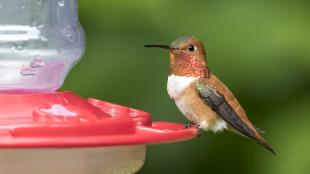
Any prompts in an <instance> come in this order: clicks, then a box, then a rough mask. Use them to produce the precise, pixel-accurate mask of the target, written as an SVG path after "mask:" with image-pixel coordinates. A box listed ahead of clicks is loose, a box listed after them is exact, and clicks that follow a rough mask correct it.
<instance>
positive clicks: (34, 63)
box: [29, 55, 45, 68]
mask: <svg viewBox="0 0 310 174" xmlns="http://www.w3.org/2000/svg"><path fill="white" fill-rule="evenodd" d="M29 65H30V67H31V68H41V67H43V66H45V62H44V61H43V60H42V59H41V58H40V56H39V55H36V56H35V57H34V59H33V60H32V61H31V62H30V64H29Z"/></svg>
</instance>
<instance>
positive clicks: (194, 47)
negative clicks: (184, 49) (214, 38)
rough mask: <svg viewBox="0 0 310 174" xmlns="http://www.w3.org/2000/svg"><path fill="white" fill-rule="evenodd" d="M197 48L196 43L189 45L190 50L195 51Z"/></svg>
mask: <svg viewBox="0 0 310 174" xmlns="http://www.w3.org/2000/svg"><path fill="white" fill-rule="evenodd" d="M195 50H196V46H195V45H189V46H188V51H191V52H193V51H195Z"/></svg>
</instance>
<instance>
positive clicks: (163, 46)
mask: <svg viewBox="0 0 310 174" xmlns="http://www.w3.org/2000/svg"><path fill="white" fill-rule="evenodd" d="M144 47H157V48H164V49H168V50H175V49H176V48H171V47H170V46H169V45H144Z"/></svg>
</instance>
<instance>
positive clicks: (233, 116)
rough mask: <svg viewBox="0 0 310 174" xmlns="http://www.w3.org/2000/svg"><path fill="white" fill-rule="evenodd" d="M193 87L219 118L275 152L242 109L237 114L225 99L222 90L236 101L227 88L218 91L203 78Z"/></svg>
mask: <svg viewBox="0 0 310 174" xmlns="http://www.w3.org/2000/svg"><path fill="white" fill-rule="evenodd" d="M213 76H214V75H212V77H213ZM212 77H211V78H212ZM213 78H215V77H213ZM216 79H217V78H216ZM218 83H219V81H218ZM214 84H215V83H214ZM220 84H222V83H220ZM222 85H223V86H224V84H222ZM223 86H222V87H223ZM195 88H196V91H197V93H198V95H199V96H200V98H201V99H202V100H203V101H204V103H205V104H207V105H208V106H209V107H210V108H211V109H212V110H213V111H214V112H215V113H217V115H218V116H219V117H220V118H221V119H223V120H224V121H225V122H226V123H227V124H228V125H229V126H231V127H232V128H233V129H234V130H235V131H236V132H238V133H241V134H242V135H244V136H246V137H249V138H251V139H254V140H256V141H257V142H258V143H259V144H261V145H262V146H263V147H265V148H266V149H267V150H269V151H271V152H272V153H273V154H275V152H274V150H273V149H272V147H271V145H269V144H268V142H267V141H266V140H265V139H264V138H263V137H262V136H261V135H260V134H259V133H258V132H257V130H256V129H255V127H254V126H253V125H252V124H251V122H250V121H249V120H248V118H247V117H246V114H245V112H244V111H243V109H242V110H241V111H242V112H241V111H240V110H239V115H238V113H237V112H236V110H235V109H234V108H233V107H232V106H231V104H230V103H229V102H228V101H227V99H226V98H225V96H224V95H223V93H222V92H225V93H226V94H227V95H229V97H230V98H233V99H234V101H236V102H237V100H235V98H234V97H233V95H232V94H231V92H230V91H229V90H228V88H226V87H225V86H224V88H222V89H221V90H222V91H221V92H220V91H219V90H217V89H216V88H215V87H213V86H212V85H211V84H209V83H206V81H205V80H197V81H196V83H195ZM237 106H238V107H239V108H241V106H240V104H239V103H238V102H237ZM235 107H236V106H235Z"/></svg>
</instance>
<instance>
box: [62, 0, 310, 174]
mask: <svg viewBox="0 0 310 174" xmlns="http://www.w3.org/2000/svg"><path fill="white" fill-rule="evenodd" d="M79 12H80V21H81V24H82V25H83V27H84V29H85V33H86V36H87V49H86V53H85V56H84V58H83V59H82V60H81V61H80V63H79V64H78V65H76V67H75V68H74V69H73V70H72V72H71V73H70V75H69V76H68V78H67V80H66V83H65V85H64V86H63V88H62V89H63V90H72V91H75V92H76V93H78V94H80V95H82V96H84V97H96V98H99V99H104V100H108V101H112V102H115V103H119V104H122V105H128V106H132V107H135V108H139V109H143V110H146V111H148V112H150V113H152V115H153V119H154V120H162V121H174V122H185V119H184V117H183V116H182V114H181V113H180V112H179V111H178V110H177V108H176V106H175V105H174V103H173V101H172V100H170V99H169V97H168V95H167V92H166V81H167V72H168V52H167V51H166V50H159V49H158V50H157V49H146V48H143V45H144V44H148V43H163V44H164V43H170V42H172V41H173V40H174V39H176V38H177V37H179V36H182V35H194V36H196V37H197V38H199V39H200V40H201V41H203V42H204V44H205V48H206V50H207V55H208V62H209V66H210V67H211V70H212V71H213V72H214V73H215V74H217V75H218V76H219V78H221V79H222V80H223V81H224V82H225V83H226V84H227V86H229V87H230V89H231V90H232V91H233V92H234V93H235V95H236V97H237V98H238V99H239V101H240V102H241V104H242V105H243V106H244V108H245V109H246V111H247V113H248V115H249V117H250V119H251V120H252V121H253V122H254V123H255V124H256V126H258V127H259V128H261V129H263V130H266V134H265V135H264V136H265V137H266V138H267V139H268V140H269V141H270V143H271V144H272V145H273V146H274V148H275V150H276V151H277V153H278V155H277V156H273V155H272V154H270V153H269V152H267V151H265V150H264V149H263V148H261V147H259V146H258V145H257V144H255V143H253V142H252V141H250V140H248V139H245V138H243V137H240V136H238V135H234V134H232V133H228V132H224V133H219V134H216V135H215V134H213V133H211V132H208V133H204V134H203V136H202V137H200V138H196V139H194V140H191V141H186V142H180V143H171V144H162V145H151V146H149V147H148V153H147V159H146V163H145V165H144V167H143V168H142V169H141V171H140V172H139V173H147V174H158V173H179V174H187V173H229V174H234V173H238V174H242V173H257V174H260V173H265V174H285V173H298V174H303V173H304V174H308V173H310V135H309V132H310V126H309V124H310V34H309V33H310V2H309V1H307V0H295V1H289V0H282V1H278V0H261V1H246V0H236V1H231V0H219V1H215V0H213V1H212V0H205V1H202V0H200V1H199V0H196V1H183V0H132V1H125V0H123V1H121V0H118V1H112V0H110V1H109V0H80V1H79Z"/></svg>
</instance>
